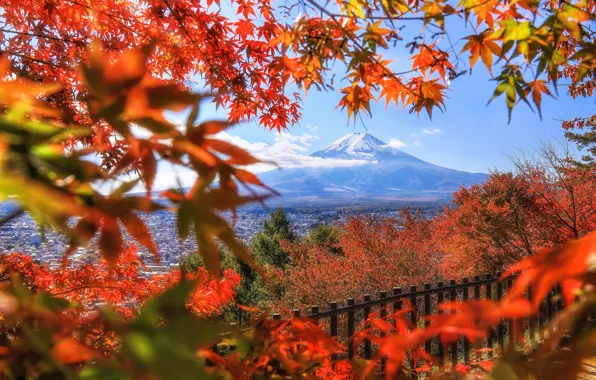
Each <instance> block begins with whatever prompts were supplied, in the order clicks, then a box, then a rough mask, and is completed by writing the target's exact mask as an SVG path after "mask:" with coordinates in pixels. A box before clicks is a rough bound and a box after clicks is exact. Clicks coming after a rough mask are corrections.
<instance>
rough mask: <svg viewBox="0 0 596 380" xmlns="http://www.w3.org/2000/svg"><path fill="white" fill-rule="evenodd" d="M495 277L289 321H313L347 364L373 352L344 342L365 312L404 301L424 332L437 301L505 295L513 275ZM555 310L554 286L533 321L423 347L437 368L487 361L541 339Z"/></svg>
mask: <svg viewBox="0 0 596 380" xmlns="http://www.w3.org/2000/svg"><path fill="white" fill-rule="evenodd" d="M500 277H501V273H496V274H494V275H492V274H485V275H484V276H482V277H481V276H474V277H473V278H472V280H471V281H470V279H469V278H463V279H462V280H461V281H460V282H459V283H458V282H456V281H455V280H450V281H449V282H448V283H447V284H445V283H444V282H442V281H440V282H438V283H437V284H436V285H435V286H434V287H433V286H431V284H428V283H427V284H424V285H423V287H422V289H418V288H417V287H416V286H413V285H412V286H410V287H409V289H408V291H405V292H404V291H403V289H402V288H399V287H396V288H393V289H392V292H391V294H388V293H387V292H386V291H381V292H379V294H378V297H377V298H375V299H373V298H372V297H371V295H370V294H365V295H363V297H362V301H361V302H356V300H355V299H354V298H348V299H347V300H346V301H345V302H343V303H341V304H340V303H338V302H331V303H330V304H329V305H328V307H327V308H326V309H325V310H321V309H320V308H319V306H318V305H314V306H311V307H310V310H308V312H307V313H304V314H303V313H302V310H299V309H295V310H294V312H293V313H294V316H295V317H301V316H302V317H309V318H312V319H314V320H316V321H317V323H318V324H319V325H321V326H322V327H323V328H324V329H325V330H326V331H327V333H329V334H330V335H331V336H334V337H336V338H337V339H338V341H340V342H341V343H343V344H344V345H346V346H347V352H346V354H345V356H346V357H347V358H348V359H352V358H353V357H354V356H360V357H362V358H365V359H370V358H372V356H373V355H374V352H375V348H376V347H374V345H373V344H372V343H371V342H370V341H369V340H364V341H363V342H362V343H360V344H359V345H358V346H356V345H354V343H353V342H352V341H350V340H349V337H350V336H352V335H353V334H354V332H355V330H356V327H357V326H359V325H360V324H361V323H362V322H363V321H364V320H365V319H366V318H367V317H368V316H369V315H370V314H371V313H373V312H375V311H379V316H380V317H385V316H387V315H388V314H390V313H393V312H397V311H399V310H401V309H402V306H403V303H404V302H403V301H404V300H408V301H409V303H410V305H411V307H412V311H411V312H410V314H409V318H410V321H411V322H412V324H413V325H415V326H418V327H426V326H428V324H429V321H428V320H427V318H426V317H428V316H430V315H432V314H437V313H439V307H438V305H439V304H441V303H443V302H447V301H448V302H459V301H461V302H465V301H468V300H479V299H491V300H497V301H498V300H501V299H502V298H503V297H504V296H505V295H506V294H507V291H508V290H509V289H510V287H511V286H512V284H513V281H514V280H515V278H516V277H517V275H512V276H510V277H507V278H505V279H502V280H500ZM530 294H531V289H530V290H529V291H528V292H527V293H526V296H527V297H529V296H530ZM561 308H562V301H561V297H560V287H555V288H554V289H553V290H551V292H550V293H549V296H548V297H547V299H546V300H544V301H543V302H542V304H541V306H540V313H539V315H538V316H534V317H530V318H526V319H523V320H507V321H501V322H500V323H499V324H498V325H497V326H496V328H495V329H491V330H490V331H489V334H488V338H487V339H486V340H485V341H484V342H479V341H476V342H470V341H468V340H467V339H466V338H465V337H463V336H461V337H460V338H459V340H458V341H457V342H454V343H451V344H450V345H449V346H448V347H443V345H442V344H440V343H439V340H438V337H436V338H435V339H432V340H430V341H427V342H426V344H425V345H424V348H425V350H426V351H427V352H428V353H430V354H432V355H434V356H436V357H438V358H439V360H440V362H441V363H445V361H446V359H447V358H448V360H449V362H451V363H452V365H456V364H457V363H469V362H470V361H471V360H473V359H484V358H486V359H490V358H492V357H493V355H498V354H501V353H503V352H505V351H506V350H508V349H514V348H516V347H517V345H518V344H519V343H520V342H517V341H516V337H519V336H524V337H525V338H526V339H530V340H534V339H535V338H536V337H537V335H536V333H537V332H540V333H541V334H544V332H545V327H546V325H547V322H548V321H549V320H550V319H551V318H552V317H553V316H554V315H556V314H557V313H558V312H559V311H560V310H561ZM272 317H273V318H274V319H280V318H281V316H280V315H279V314H274V315H273V316H272ZM479 348H486V350H482V351H477V350H476V349H479ZM479 355H480V356H479ZM482 355H485V357H482ZM419 364H420V363H414V362H413V361H412V359H409V362H408V365H407V366H408V367H409V368H410V369H412V370H414V369H415V368H416V367H417V366H418V365H419Z"/></svg>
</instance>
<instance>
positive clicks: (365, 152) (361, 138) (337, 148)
mask: <svg viewBox="0 0 596 380" xmlns="http://www.w3.org/2000/svg"><path fill="white" fill-rule="evenodd" d="M312 156H314V157H321V158H342V159H352V160H354V159H359V160H373V159H375V160H378V159H380V160H394V159H395V158H399V159H402V160H403V159H410V160H418V159H417V158H416V157H414V156H411V155H409V154H407V153H404V152H402V151H401V150H399V149H395V148H392V147H390V146H389V145H387V144H386V143H384V142H383V141H381V140H379V139H378V138H376V137H374V136H373V135H371V134H369V133H366V132H362V133H350V134H347V135H345V136H344V137H342V138H340V139H339V140H336V141H334V142H333V143H331V144H330V145H329V146H327V147H326V148H324V149H322V150H320V151H318V152H315V153H313V154H312Z"/></svg>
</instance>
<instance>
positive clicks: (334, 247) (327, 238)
mask: <svg viewBox="0 0 596 380" xmlns="http://www.w3.org/2000/svg"><path fill="white" fill-rule="evenodd" d="M305 240H306V242H309V243H312V244H315V245H318V246H319V247H325V248H327V250H328V251H329V252H331V253H335V254H337V255H342V254H343V250H342V249H341V247H340V246H339V232H338V231H337V228H336V227H334V226H332V225H330V224H324V223H323V224H319V225H318V226H316V227H313V228H311V229H310V230H309V231H308V235H306V239H305Z"/></svg>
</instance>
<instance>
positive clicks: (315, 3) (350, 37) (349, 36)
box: [306, 0, 418, 96]
mask: <svg viewBox="0 0 596 380" xmlns="http://www.w3.org/2000/svg"><path fill="white" fill-rule="evenodd" d="M306 1H308V2H309V3H311V4H312V5H313V6H315V7H316V8H317V9H319V11H321V13H324V14H326V15H327V16H329V17H330V18H331V19H332V20H333V21H334V22H335V23H336V24H337V25H339V27H340V28H341V29H342V30H344V31H345V29H344V27H343V26H342V24H341V23H340V22H339V21H338V20H337V17H341V16H336V15H335V14H334V13H331V12H329V11H328V10H327V9H325V7H323V6H321V5H320V4H319V3H317V2H316V1H315V0H306ZM345 35H346V36H347V37H348V39H349V40H350V41H352V43H353V44H354V46H355V47H356V48H358V49H359V50H360V51H361V52H365V51H366V49H365V48H364V46H362V44H360V42H359V41H358V40H356V39H355V38H354V37H352V36H351V35H350V33H345ZM370 59H371V60H372V61H373V62H374V63H375V64H377V65H379V67H381V68H382V69H383V71H384V72H385V74H388V75H390V76H393V77H394V78H395V79H396V80H398V81H400V83H401V80H400V78H399V75H401V74H399V73H394V72H393V71H391V70H389V69H388V68H387V67H385V65H383V64H381V62H379V60H378V59H377V58H376V57H374V56H371V57H370ZM404 89H405V90H406V91H408V92H410V93H411V94H412V95H414V96H418V94H416V93H414V91H412V90H410V89H409V88H407V87H405V86H404Z"/></svg>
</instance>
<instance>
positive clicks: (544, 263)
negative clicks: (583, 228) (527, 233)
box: [504, 232, 596, 308]
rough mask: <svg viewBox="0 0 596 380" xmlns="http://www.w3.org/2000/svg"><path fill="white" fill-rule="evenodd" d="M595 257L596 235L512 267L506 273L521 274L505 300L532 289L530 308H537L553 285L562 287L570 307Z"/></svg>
mask: <svg viewBox="0 0 596 380" xmlns="http://www.w3.org/2000/svg"><path fill="white" fill-rule="evenodd" d="M594 255H596V232H592V233H590V234H588V235H586V236H584V237H582V238H580V239H578V240H575V241H572V242H569V243H567V244H565V245H563V246H560V247H556V248H551V249H545V250H544V251H542V252H539V253H538V254H536V255H534V256H530V257H528V258H526V259H524V260H522V261H520V262H519V263H517V264H515V265H514V266H512V267H511V268H510V269H509V271H508V272H507V273H505V274H504V275H507V274H508V273H514V272H517V271H521V274H520V277H519V278H518V280H517V281H516V282H515V285H514V286H513V288H511V290H510V291H509V294H508V297H512V298H515V297H520V296H521V295H522V294H523V292H524V291H525V290H526V289H527V287H528V286H532V292H533V293H532V294H533V297H532V300H531V301H532V305H533V307H535V308H536V307H538V306H539V305H540V302H541V301H542V300H543V299H544V297H546V295H547V294H548V293H549V292H550V290H551V289H552V288H553V286H555V285H556V284H559V283H560V284H561V285H562V287H563V297H564V299H565V304H566V305H571V304H572V303H573V301H574V299H575V292H576V290H578V289H579V288H580V287H581V285H582V283H583V281H582V278H583V277H584V276H585V275H586V273H587V270H588V268H589V266H590V265H592V262H593V260H594Z"/></svg>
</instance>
